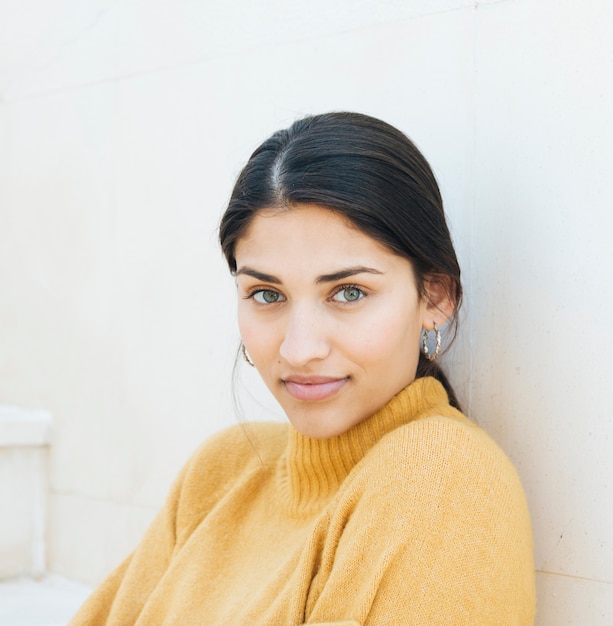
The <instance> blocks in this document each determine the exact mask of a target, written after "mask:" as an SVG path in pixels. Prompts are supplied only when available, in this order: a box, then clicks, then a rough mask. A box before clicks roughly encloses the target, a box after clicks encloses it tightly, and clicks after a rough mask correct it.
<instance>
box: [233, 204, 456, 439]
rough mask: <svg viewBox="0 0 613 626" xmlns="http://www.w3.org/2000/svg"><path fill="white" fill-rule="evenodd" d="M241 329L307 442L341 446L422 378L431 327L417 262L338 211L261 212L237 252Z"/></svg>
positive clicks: (432, 316)
mask: <svg viewBox="0 0 613 626" xmlns="http://www.w3.org/2000/svg"><path fill="white" fill-rule="evenodd" d="M235 256H236V263H237V272H236V278H237V283H238V294H239V299H238V302H239V304H238V320H239V327H240V332H241V336H242V338H243V342H244V344H245V347H246V349H247V352H248V353H249V356H250V357H251V359H252V360H253V362H254V363H255V366H256V368H257V369H258V372H259V373H260V375H261V376H262V378H263V379H264V382H265V383H266V385H267V386H268V388H269V389H270V391H271V392H272V393H273V395H274V396H275V398H276V399H277V401H278V402H279V403H280V404H281V406H282V407H283V409H284V411H285V413H286V414H287V416H288V418H289V420H290V422H291V423H292V424H293V426H294V427H295V428H296V429H297V430H298V431H299V432H300V433H302V434H303V435H306V436H309V437H315V438H325V437H333V436H335V435H339V434H341V433H343V432H345V431H347V430H349V429H350V428H351V427H352V426H355V425H356V424H358V423H360V422H361V421H362V420H364V419H366V418H367V417H369V416H370V415H372V414H373V413H374V412H375V411H377V410H378V409H379V408H381V407H382V406H383V405H385V404H386V403H387V402H388V401H389V400H390V399H391V398H392V397H393V396H394V395H395V394H397V393H398V392H399V391H400V390H401V389H403V388H404V387H405V386H406V385H408V384H409V383H410V382H412V381H413V380H414V378H415V372H416V369H417V362H418V358H419V345H420V335H421V329H422V327H423V326H425V327H427V328H432V322H433V321H436V322H437V323H442V322H444V319H442V320H441V319H440V317H441V312H440V311H439V310H438V309H437V308H436V307H433V306H432V305H429V304H428V303H427V302H426V301H425V300H424V299H422V298H420V296H419V294H418V292H417V286H416V281H415V276H414V273H413V268H412V266H411V263H410V262H409V261H408V260H407V259H405V258H402V257H400V256H397V255H395V254H393V253H392V252H390V251H389V250H388V249H387V248H385V247H384V246H382V245H381V244H380V243H378V242H377V241H375V240H374V239H373V238H371V237H370V236H368V235H366V234H364V233H363V232H361V231H359V230H357V229H356V228H354V227H352V226H351V225H349V224H348V222H347V221H346V220H344V219H343V218H342V217H341V216H339V215H338V214H336V213H333V212H332V211H330V210H328V209H325V208H321V207H318V206H313V205H302V206H299V207H296V208H291V209H289V210H278V209H267V210H263V211H260V212H259V213H258V214H257V215H256V217H255V218H254V219H253V221H252V222H251V224H250V226H249V229H248V230H247V232H246V234H245V235H244V236H243V237H242V238H241V239H240V240H239V241H238V243H237V246H236V253H235Z"/></svg>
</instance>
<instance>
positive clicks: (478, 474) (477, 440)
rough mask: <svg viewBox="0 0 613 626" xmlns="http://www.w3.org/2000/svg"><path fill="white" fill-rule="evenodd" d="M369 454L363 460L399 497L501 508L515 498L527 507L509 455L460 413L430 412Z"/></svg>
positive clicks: (389, 489) (457, 505)
mask: <svg viewBox="0 0 613 626" xmlns="http://www.w3.org/2000/svg"><path fill="white" fill-rule="evenodd" d="M368 457H369V458H365V459H364V461H366V462H367V463H368V465H369V466H370V470H369V471H370V472H371V473H373V474H374V475H377V476H380V477H381V479H382V480H384V481H385V482H386V484H387V485H389V487H388V489H386V490H385V491H386V492H387V493H390V492H391V491H394V492H395V496H396V497H399V499H400V500H401V501H402V500H403V497H402V496H403V495H404V496H405V497H408V498H410V499H411V501H413V502H415V499H416V498H417V499H419V500H421V501H422V502H425V501H434V500H436V501H438V502H449V503H451V502H453V506H454V507H459V508H462V507H464V508H465V509H473V508H474V507H476V506H480V505H484V504H486V505H487V507H488V508H489V507H495V508H500V509H501V510H502V509H503V508H504V507H505V506H506V505H507V504H508V505H511V503H513V505H518V506H520V508H522V509H526V506H525V498H524V492H523V488H522V486H521V483H520V480H519V477H518V474H517V471H516V470H515V467H514V466H513V464H512V463H511V461H510V460H509V458H508V457H507V455H506V454H505V453H504V451H503V450H502V449H501V447H500V446H499V445H498V444H497V443H496V442H495V441H494V440H493V439H492V438H491V437H490V436H489V435H488V434H487V433H486V432H485V431H484V430H483V429H482V428H480V427H479V426H477V425H475V424H473V423H472V422H470V421H469V420H468V419H466V418H463V416H461V414H459V417H458V416H455V415H453V416H445V415H438V416H437V415H432V416H429V417H426V418H423V419H419V420H416V421H414V422H411V423H409V424H406V425H404V426H402V427H400V428H397V429H396V430H394V431H393V432H391V433H389V434H388V435H387V436H385V437H383V439H381V441H380V442H379V443H378V444H377V445H376V446H375V447H374V448H373V449H372V450H371V451H370V453H369V455H368ZM383 496H384V497H385V492H384V493H383ZM485 501H487V502H485ZM526 514H527V509H526Z"/></svg>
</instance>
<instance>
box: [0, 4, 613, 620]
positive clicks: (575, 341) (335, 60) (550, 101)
mask: <svg viewBox="0 0 613 626" xmlns="http://www.w3.org/2000/svg"><path fill="white" fill-rule="evenodd" d="M611 24H613V9H612V5H611V3H610V2H608V1H607V0H590V2H582V1H581V0H498V1H496V0H489V1H488V0H484V1H482V2H478V1H477V2H475V1H474V0H403V1H400V0H377V1H374V0H371V1H367V2H361V3H356V2H352V1H350V0H336V1H335V2H329V1H328V0H312V1H311V2H308V3H306V2H302V3H290V2H272V1H269V2H250V1H249V0H234V1H233V2H226V1H225V0H216V1H213V0H209V1H208V2H203V1H199V2H196V1H189V0H181V1H173V2H171V1H170V0H167V1H165V2H164V1H162V0H147V1H145V0H130V1H128V0H124V1H123V2H117V1H111V0H54V1H52V2H48V1H42V0H23V1H21V2H19V3H17V2H10V1H9V0H0V346H1V350H0V402H1V403H6V404H22V405H25V406H41V407H45V408H47V409H50V410H51V411H52V412H53V413H54V416H55V420H56V426H55V430H54V434H53V442H52V443H53V445H52V453H51V467H50V470H51V483H52V493H51V503H50V512H49V513H50V524H51V526H50V533H49V538H48V540H49V555H48V557H49V564H50V567H51V569H53V570H54V571H56V572H59V573H62V574H64V575H66V576H69V577H71V578H74V579H76V580H79V581H83V582H86V583H90V584H92V583H95V582H96V581H98V580H99V579H100V578H101V577H102V576H103V575H104V574H105V573H106V572H107V571H108V570H109V569H110V568H111V567H112V566H113V565H115V564H116V563H117V562H118V560H119V559H121V558H122V557H123V556H124V555H125V554H126V553H127V552H128V551H129V550H130V548H131V547H132V546H133V544H134V543H135V542H136V541H137V539H138V537H139V536H140V534H141V533H142V531H143V529H144V527H145V526H146V524H147V523H148V521H149V520H150V518H151V516H152V515H153V513H154V511H155V510H156V509H157V508H158V507H159V506H160V503H161V501H162V500H163V497H164V494H165V492H166V490H167V488H168V486H169V483H170V481H171V480H172V478H173V476H174V474H175V473H176V471H177V470H178V468H179V467H180V465H181V464H182V463H183V462H184V460H185V459H186V458H187V456H188V454H189V452H190V451H191V450H192V449H193V448H194V447H195V446H196V445H197V443H198V442H199V441H200V440H202V439H203V438H204V437H206V436H207V435H208V434H209V433H211V432H213V431H215V430H217V429H219V428H220V427H223V426H225V425H228V424H231V423H233V422H234V421H235V419H236V417H235V416H234V414H233V410H232V407H231V400H230V391H229V380H230V375H231V369H232V361H233V356H234V351H235V347H236V343H237V332H236V330H235V320H234V312H233V301H234V295H233V285H232V281H231V280H230V279H229V277H228V276H227V272H226V270H225V268H224V266H223V263H222V260H221V256H220V253H219V251H218V249H217V245H216V233H215V229H216V225H217V222H218V219H219V216H220V214H221V212H222V210H223V208H224V203H225V201H226V199H227V197H228V194H229V192H230V188H231V185H232V181H233V178H234V176H235V175H236V173H237V172H238V170H239V168H240V166H241V164H242V163H243V162H244V161H245V159H246V158H247V157H248V155H249V153H250V151H251V150H252V149H253V148H254V147H255V146H256V145H257V143H258V142H259V141H261V140H262V139H264V138H265V137H266V136H267V135H268V134H270V132H272V131H273V130H275V129H277V128H279V127H282V126H285V125H287V124H288V123H290V122H291V121H292V120H294V119H295V118H297V117H299V116H301V115H303V114H306V113H311V112H321V111H326V110H331V109H336V110H338V109H349V110H358V111H362V112H365V113H370V114H373V115H376V116H379V117H381V118H383V119H385V120H387V121H389V122H391V123H393V124H395V125H397V126H399V127H400V128H402V129H403V130H404V131H405V132H407V133H408V134H409V135H410V136H411V137H412V138H413V139H414V140H415V141H416V142H417V144H418V145H419V146H420V147H421V148H422V149H423V151H424V152H425V154H426V156H427V157H428V158H429V159H430V161H431V163H432V165H433V166H434V168H435V170H436V173H437V175H438V177H439V180H440V183H441V187H442V190H443V194H444V196H445V199H446V202H447V210H448V212H449V216H450V221H451V223H452V227H453V231H454V234H455V240H456V244H457V248H458V251H459V253H460V256H461V260H462V263H463V268H464V272H465V279H466V290H467V294H466V303H467V306H466V310H465V316H464V317H465V319H464V332H463V336H462V337H461V341H460V342H459V343H458V346H457V350H456V351H455V354H454V357H453V361H454V362H453V365H454V374H453V378H454V380H455V381H456V383H457V385H458V387H459V390H460V392H461V396H462V398H463V399H464V403H465V405H467V407H468V408H469V409H470V412H471V413H472V414H473V415H474V417H476V418H477V419H478V420H479V422H480V423H481V424H482V425H483V426H484V427H485V428H486V429H487V430H489V431H490V432H491V433H492V434H493V435H494V436H495V437H496V439H497V440H498V441H499V442H500V444H501V445H502V446H503V447H504V448H505V450H506V451H507V452H508V454H509V455H510V456H511V458H512V459H513V461H514V462H515V463H516V465H517V467H518V469H519V471H520V473H521V475H522V478H523V481H524V484H525V487H526V491H527V494H528V498H529V501H530V506H531V509H532V513H533V522H534V531H535V543H536V547H535V550H536V562H537V568H538V570H539V574H538V585H539V617H538V624H539V625H541V626H545V625H547V626H554V625H555V626H560V625H564V624H581V625H582V626H583V625H585V624H590V626H600V625H604V624H609V623H610V615H611V614H613V524H612V522H613V504H612V502H613V500H612V498H611V476H612V475H613V455H611V454H610V453H609V449H610V441H609V438H610V437H611V436H612V435H613V420H612V417H611V410H610V408H608V407H609V402H608V400H609V393H608V389H607V383H608V379H609V378H610V377H611V373H612V366H611V357H610V354H611V352H612V350H613V345H612V343H613V341H612V337H611V332H610V330H609V326H610V323H609V320H610V319H611V316H612V314H613V294H612V290H611V287H610V284H611V280H610V277H609V274H610V272H611V269H613V254H612V252H611V250H612V246H611V236H612V235H613V228H612V226H613V218H612V217H611V210H610V208H609V207H610V205H611V198H612V197H613V177H612V176H611V174H610V172H611V170H612V168H613V148H612V146H613V39H612V38H611V37H610V28H611ZM245 374H246V376H247V377H249V376H250V374H249V373H245ZM247 383H248V386H249V387H250V388H253V389H255V391H254V393H255V394H256V395H257V396H262V395H263V394H262V392H261V388H260V387H259V386H258V385H257V384H256V383H255V382H253V380H252V379H248V380H247ZM263 403H264V404H265V405H268V404H269V401H268V400H267V399H264V400H263ZM246 409H247V410H246V412H247V413H248V414H249V415H251V414H252V411H254V412H255V414H256V416H257V417H261V416H262V415H263V414H264V413H265V411H264V410H262V409H260V408H257V406H255V407H254V406H253V404H252V403H251V402H249V401H248V399H247V401H246Z"/></svg>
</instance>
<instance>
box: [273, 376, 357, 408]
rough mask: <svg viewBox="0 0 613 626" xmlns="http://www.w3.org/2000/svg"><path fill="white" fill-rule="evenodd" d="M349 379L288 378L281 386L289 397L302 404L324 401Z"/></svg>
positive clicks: (323, 377)
mask: <svg viewBox="0 0 613 626" xmlns="http://www.w3.org/2000/svg"><path fill="white" fill-rule="evenodd" d="M348 380H349V378H334V377H330V376H288V377H287V378H284V379H283V384H284V385H285V388H286V389H287V392H288V393H289V395H290V396H292V397H293V398H295V399H296V400H302V401H303V402H316V401H318V400H326V399H327V398H330V397H331V396H333V395H334V394H336V393H337V392H338V391H340V389H341V388H342V387H343V386H344V385H345V383H346V382H347V381H348Z"/></svg>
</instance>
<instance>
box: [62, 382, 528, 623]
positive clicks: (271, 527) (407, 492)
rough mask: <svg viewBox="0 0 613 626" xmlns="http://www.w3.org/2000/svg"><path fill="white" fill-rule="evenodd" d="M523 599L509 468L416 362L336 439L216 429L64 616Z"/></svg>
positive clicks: (354, 616) (407, 611) (237, 617)
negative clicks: (405, 380) (412, 371)
mask: <svg viewBox="0 0 613 626" xmlns="http://www.w3.org/2000/svg"><path fill="white" fill-rule="evenodd" d="M534 604H535V599H534V571H533V558H532V542H531V530H530V520H529V516H528V510H527V507H526V502H525V498H524V494H523V491H522V488H521V485H520V483H519V480H518V477H517V474H516V472H515V470H514V468H513V467H512V465H511V463H510V462H509V460H508V459H507V458H506V456H505V455H504V453H503V452H502V451H501V450H500V448H499V447H498V446H497V445H496V444H495V443H494V442H493V441H492V440H491V439H490V438H489V437H488V436H487V435H486V434H485V432H484V431H483V430H481V429H480V428H478V427H477V426H475V425H474V424H472V423H471V422H469V421H468V420H467V419H466V418H465V417H464V416H463V415H462V414H461V413H459V412H458V411H456V410H455V409H453V408H451V407H450V406H449V404H448V401H447V395H446V393H445V391H444V389H443V387H442V386H441V385H440V384H439V383H438V382H437V381H435V380H434V379H432V378H425V379H418V380H417V381H415V382H414V383H412V384H411V385H409V387H407V388H406V389H404V390H403V391H402V392H401V393H400V394H398V395H397V396H396V397H394V398H393V399H392V400H391V401H390V403H389V404H388V405H387V406H385V407H384V408H382V409H381V410H380V411H378V412H377V413H376V414H375V415H373V416H372V417H370V418H369V419H367V420H366V421H364V422H362V423H361V424H358V425H357V426H355V427H354V428H352V429H351V430H349V431H348V432H346V433H344V434H342V435H340V436H338V437H334V438H332V439H323V440H321V439H320V440H315V439H309V438H306V437H304V436H302V435H300V434H299V433H298V432H296V431H295V430H294V429H293V428H292V427H291V426H289V425H285V424H248V425H243V426H236V427H233V428H230V429H228V430H226V431H224V432H222V433H220V434H218V435H217V436H215V437H213V438H212V439H211V440H209V441H208V442H207V443H205V444H204V445H203V446H202V447H201V448H200V449H199V450H198V451H197V452H196V454H195V455H194V456H193V457H192V459H191V460H190V461H189V462H188V463H187V465H186V466H185V468H184V469H183V471H182V472H181V474H180V475H179V477H178V478H177V480H176V482H175V484H174V486H173V488H172V490H171V493H170V495H169V497H168V500H167V502H166V504H165V506H164V508H163V509H162V511H161V512H160V513H159V514H158V516H157V517H156V518H155V520H154V521H153V523H152V525H151V527H150V528H149V530H148V531H147V533H146V535H145V537H144V538H143V540H142V542H141V544H140V545H139V546H138V547H137V548H136V550H135V551H134V553H133V554H132V555H131V556H130V557H128V559H127V560H126V561H125V562H124V563H123V564H122V565H121V566H120V567H119V568H118V569H117V570H115V571H114V572H113V573H112V574H111V575H110V576H109V578H108V579H107V580H106V581H105V582H104V583H103V584H102V585H101V586H100V587H99V588H98V589H97V590H96V591H95V592H94V593H93V594H92V596H91V597H90V598H89V600H88V601H87V602H86V603H85V605H84V606H83V607H82V608H81V610H80V611H79V613H78V614H77V615H76V616H75V617H74V619H73V620H72V622H71V626H77V625H84V626H85V625H87V626H96V625H100V624H107V625H113V626H120V625H121V626H128V625H132V624H138V625H139V626H145V625H147V626H151V625H157V624H164V625H169V624H177V625H192V624H194V625H199V626H200V625H208V624H212V625H222V626H226V625H229V626H264V625H266V626H277V625H278V626H292V625H299V624H319V625H320V626H321V625H324V624H325V625H328V626H358V625H359V626H361V625H369V626H370V625H377V626H379V625H383V624H393V625H402V624H407V625H411V626H421V625H423V626H426V625H427V626H432V625H433V624H434V625H436V624H446V625H463V624H465V625H467V626H469V625H470V626H477V625H482V624H491V625H495V626H513V625H520V624H521V625H525V624H532V623H533V619H534Z"/></svg>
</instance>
